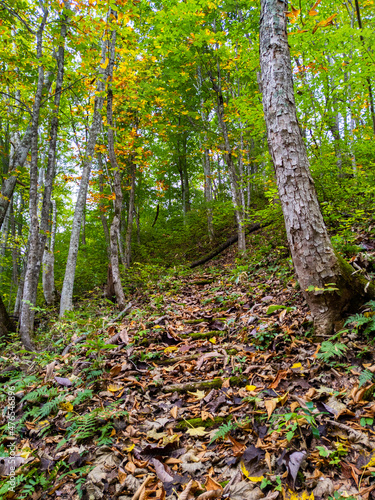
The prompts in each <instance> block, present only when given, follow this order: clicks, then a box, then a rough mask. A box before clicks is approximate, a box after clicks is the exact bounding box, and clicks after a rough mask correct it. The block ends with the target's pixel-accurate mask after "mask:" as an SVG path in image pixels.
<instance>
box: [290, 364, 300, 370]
mask: <svg viewBox="0 0 375 500" xmlns="http://www.w3.org/2000/svg"><path fill="white" fill-rule="evenodd" d="M296 368H301V371H302V365H301V363H294V365H293V366H292V370H295V369H296Z"/></svg>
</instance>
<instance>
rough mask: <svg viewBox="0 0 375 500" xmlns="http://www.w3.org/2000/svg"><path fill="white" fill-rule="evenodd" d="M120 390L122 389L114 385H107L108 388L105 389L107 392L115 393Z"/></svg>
mask: <svg viewBox="0 0 375 500" xmlns="http://www.w3.org/2000/svg"><path fill="white" fill-rule="evenodd" d="M121 389H122V386H121V385H116V384H109V386H108V387H107V390H108V391H110V392H117V391H120V390H121Z"/></svg>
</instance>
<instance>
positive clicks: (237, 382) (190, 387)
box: [162, 377, 248, 393]
mask: <svg viewBox="0 0 375 500" xmlns="http://www.w3.org/2000/svg"><path fill="white" fill-rule="evenodd" d="M224 382H225V379H221V378H214V379H212V380H205V381H202V382H187V383H186V384H172V385H167V386H165V387H162V392H178V393H184V392H194V391H198V390H203V389H220V388H221V387H222V385H223V384H224ZM247 382H248V381H247V378H246V377H230V379H229V383H230V385H231V386H232V387H233V386H240V387H241V386H245V385H246V384H247Z"/></svg>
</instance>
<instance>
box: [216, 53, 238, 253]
mask: <svg viewBox="0 0 375 500" xmlns="http://www.w3.org/2000/svg"><path fill="white" fill-rule="evenodd" d="M217 72H218V78H217V82H215V79H214V78H213V76H212V74H211V73H209V76H210V79H211V83H212V88H213V89H214V91H215V92H216V96H217V104H216V115H217V119H218V122H219V126H220V129H221V132H222V134H223V139H224V149H223V156H224V160H225V162H226V164H227V166H228V173H229V178H230V187H231V195H232V200H233V205H234V210H235V216H236V221H237V227H238V250H239V252H241V253H244V252H246V234H245V225H244V216H243V205H242V200H243V196H241V189H242V188H241V186H240V178H239V175H238V172H237V170H236V166H235V164H234V161H233V156H232V146H231V144H230V140H229V133H228V128H227V124H226V121H225V112H224V98H223V93H222V89H221V77H220V65H219V62H218V69H217Z"/></svg>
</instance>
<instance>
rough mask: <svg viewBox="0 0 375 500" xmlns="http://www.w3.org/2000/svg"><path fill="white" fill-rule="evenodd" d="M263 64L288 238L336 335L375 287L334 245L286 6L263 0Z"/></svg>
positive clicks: (310, 296) (321, 322)
mask: <svg viewBox="0 0 375 500" xmlns="http://www.w3.org/2000/svg"><path fill="white" fill-rule="evenodd" d="M261 9H262V13H261V23H260V64H261V75H262V92H263V108H264V115H265V120H266V125H267V138H268V146H269V150H270V153H271V156H272V160H273V164H274V169H275V173H276V180H277V186H278V191H279V197H280V202H281V206H282V209H283V214H284V220H285V227H286V231H287V237H288V242H289V246H290V250H291V253H292V259H293V264H294V267H295V271H296V274H297V277H298V281H299V284H300V286H301V289H302V292H303V294H304V296H305V298H306V301H307V303H308V305H309V307H310V309H311V312H312V315H313V318H314V325H315V330H316V333H317V334H326V333H330V332H332V330H333V327H334V326H335V325H336V324H337V323H338V322H339V321H340V320H341V318H342V315H343V313H344V312H345V311H346V310H347V309H349V308H350V307H351V308H353V307H355V306H356V305H358V303H361V302H363V301H364V300H365V298H366V297H374V296H375V288H374V286H373V285H371V284H370V283H367V282H366V280H364V279H361V278H359V277H357V276H356V275H355V276H353V274H354V271H353V269H352V267H351V266H350V265H349V264H347V263H346V262H345V261H344V260H343V259H342V258H341V257H339V256H338V255H337V254H336V253H335V251H334V249H333V246H332V244H331V241H330V238H329V236H328V232H327V229H326V226H325V223H324V220H323V217H322V214H321V211H320V207H319V203H318V199H317V195H316V191H315V187H314V182H313V179H312V177H311V174H310V169H309V160H308V157H307V152H306V147H305V144H304V141H303V138H302V134H301V130H300V126H299V123H298V119H297V114H296V105H295V100H294V91H293V79H292V69H291V60H290V52H289V46H288V37H287V29H286V15H285V10H286V4H285V3H284V2H282V1H280V0H261Z"/></svg>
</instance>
